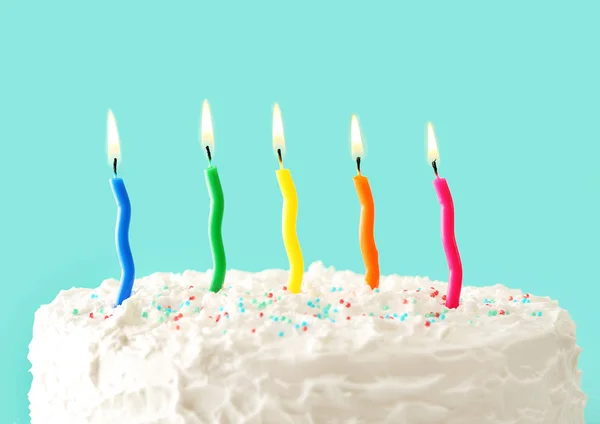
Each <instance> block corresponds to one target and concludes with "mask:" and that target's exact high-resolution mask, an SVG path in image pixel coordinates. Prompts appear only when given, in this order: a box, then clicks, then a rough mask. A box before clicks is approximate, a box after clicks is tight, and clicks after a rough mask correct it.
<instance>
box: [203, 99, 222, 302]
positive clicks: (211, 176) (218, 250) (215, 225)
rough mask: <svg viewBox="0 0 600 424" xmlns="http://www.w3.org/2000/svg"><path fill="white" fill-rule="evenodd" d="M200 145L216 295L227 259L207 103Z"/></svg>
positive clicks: (218, 181)
mask: <svg viewBox="0 0 600 424" xmlns="http://www.w3.org/2000/svg"><path fill="white" fill-rule="evenodd" d="M200 134H201V135H200V137H201V143H202V146H203V147H204V149H205V150H206V156H207V158H208V168H206V170H205V171H204V176H205V179H206V187H207V188H208V195H209V196H210V213H209V214H208V238H209V240H210V249H211V251H212V258H213V275H212V282H211V284H210V291H212V292H214V293H216V292H218V291H219V290H221V288H222V287H223V282H224V281H225V274H226V267H227V258H226V256H225V246H224V244H223V231H222V226H223V213H224V211H225V197H224V196H223V187H222V186H221V180H220V178H219V173H218V172H217V167H216V166H213V164H212V154H213V152H214V149H215V140H214V135H213V125H212V116H211V114H210V106H209V105H208V101H206V100H204V103H203V104H202V122H201V130H200Z"/></svg>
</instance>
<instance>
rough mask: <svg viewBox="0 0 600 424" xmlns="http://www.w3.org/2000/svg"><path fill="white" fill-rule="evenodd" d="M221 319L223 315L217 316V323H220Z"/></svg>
mask: <svg viewBox="0 0 600 424" xmlns="http://www.w3.org/2000/svg"><path fill="white" fill-rule="evenodd" d="M220 319H221V314H219V315H217V319H216V321H215V322H219V320H220Z"/></svg>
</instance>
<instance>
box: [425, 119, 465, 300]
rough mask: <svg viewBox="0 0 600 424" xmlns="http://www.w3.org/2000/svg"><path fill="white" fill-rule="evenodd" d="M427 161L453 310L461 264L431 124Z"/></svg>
mask: <svg viewBox="0 0 600 424" xmlns="http://www.w3.org/2000/svg"><path fill="white" fill-rule="evenodd" d="M427 159H428V161H429V163H431V166H432V167H433V172H434V173H435V180H434V181H433V187H434V188H435V192H436V194H437V197H438V200H439V202H440V205H441V228H442V245H443V246H444V252H445V253H446V261H447V262H448V271H449V273H448V294H447V295H446V307H448V308H450V309H454V308H457V307H458V304H459V302H460V290H461V288H462V275H463V272H462V263H461V261H460V253H459V252H458V246H457V245H456V237H455V235H454V202H453V201H452V194H451V193H450V188H449V187H448V182H447V181H446V179H445V178H440V177H439V175H438V170H437V161H439V152H438V148H437V142H436V139H435V133H434V132H433V126H432V125H431V123H429V124H428V125H427Z"/></svg>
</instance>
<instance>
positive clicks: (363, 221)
mask: <svg viewBox="0 0 600 424" xmlns="http://www.w3.org/2000/svg"><path fill="white" fill-rule="evenodd" d="M350 142H351V149H352V156H353V157H354V159H355V160H356V169H357V172H358V175H356V176H355V177H354V186H355V187H356V193H357V195H358V200H359V202H360V225H359V232H358V238H359V241H360V250H361V252H362V257H363V262H364V263H365V281H366V283H367V284H368V285H369V286H370V287H371V288H372V289H376V288H377V287H379V253H378V252H377V246H376V244H375V234H374V227H375V202H374V201H373V194H372V193H371V186H370V185H369V180H368V179H367V177H365V176H364V175H362V173H361V170H360V164H361V158H362V157H363V156H364V148H363V143H362V137H361V134H360V127H359V125H358V118H357V117H356V115H352V122H351V125H350Z"/></svg>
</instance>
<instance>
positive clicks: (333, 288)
mask: <svg viewBox="0 0 600 424" xmlns="http://www.w3.org/2000/svg"><path fill="white" fill-rule="evenodd" d="M331 291H332V292H334V291H335V287H332V288H331ZM92 296H93V295H92Z"/></svg>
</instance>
